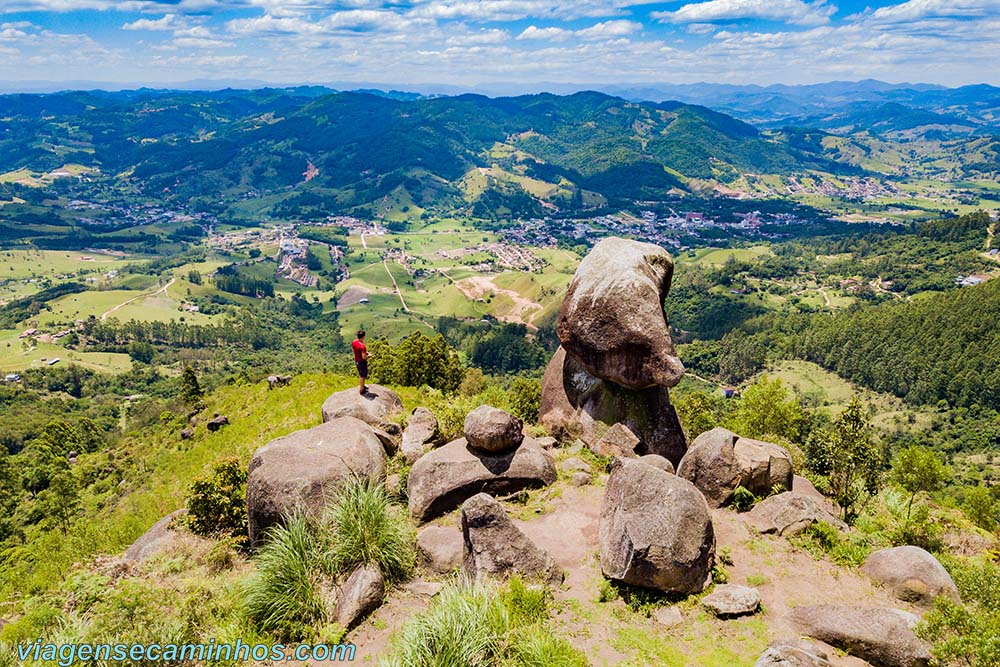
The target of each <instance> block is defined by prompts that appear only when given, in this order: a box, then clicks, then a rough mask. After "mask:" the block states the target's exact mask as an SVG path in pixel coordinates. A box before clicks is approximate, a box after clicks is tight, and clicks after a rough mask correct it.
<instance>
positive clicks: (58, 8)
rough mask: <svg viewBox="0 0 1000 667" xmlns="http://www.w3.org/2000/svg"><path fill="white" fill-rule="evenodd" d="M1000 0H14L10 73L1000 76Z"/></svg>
mask: <svg viewBox="0 0 1000 667" xmlns="http://www.w3.org/2000/svg"><path fill="white" fill-rule="evenodd" d="M998 70H1000V0H906V1H899V0H896V1H892V0H873V1H872V2H859V1H857V0H705V1H698V0H695V1H690V2H648V1H647V2H642V1H639V2H636V1H634V0H611V1H601V0H575V1H567V0H477V1H471V0H399V1H391V0H390V1H385V0H338V1H334V0H126V1H124V2H111V1H109V0H0V80H5V81H30V80H46V81H74V80H86V81H106V82H123V83H148V84H164V83H171V82H181V81H189V80H192V79H218V80H261V81H267V82H272V83H326V82H334V81H336V82H342V81H354V82H382V83H397V84H419V83H443V84H455V85H459V86H471V85H475V84H488V83H496V82H516V83H520V84H528V83H536V82H552V83H584V84H585V83H601V84H614V83H664V82H666V83H690V82H698V81H714V82H725V83H757V84H770V83H791V84H794V83H815V82H820V81H829V80H833V79H838V80H856V79H863V78H877V79H882V80H885V81H891V82H900V81H913V82H917V81H919V82H928V83H941V84H946V85H960V84H968V83H993V84H1000V74H998Z"/></svg>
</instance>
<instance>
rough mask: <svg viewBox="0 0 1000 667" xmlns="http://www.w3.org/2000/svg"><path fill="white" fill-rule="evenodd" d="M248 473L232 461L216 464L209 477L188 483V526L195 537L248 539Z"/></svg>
mask: <svg viewBox="0 0 1000 667" xmlns="http://www.w3.org/2000/svg"><path fill="white" fill-rule="evenodd" d="M246 487H247V471H246V468H245V467H244V466H242V465H241V464H240V462H239V461H238V460H237V459H235V458H230V459H225V460H223V461H219V462H218V463H216V464H215V466H214V467H213V468H212V474H211V475H209V476H208V477H202V478H199V479H196V480H195V481H194V482H192V483H191V492H190V494H189V495H188V498H187V508H188V518H187V521H188V526H189V527H190V528H191V531H192V532H193V533H196V534H198V535H229V536H231V537H233V538H234V539H236V540H238V541H239V543H240V544H241V545H242V544H245V543H246V540H247V508H246V497H247V490H246Z"/></svg>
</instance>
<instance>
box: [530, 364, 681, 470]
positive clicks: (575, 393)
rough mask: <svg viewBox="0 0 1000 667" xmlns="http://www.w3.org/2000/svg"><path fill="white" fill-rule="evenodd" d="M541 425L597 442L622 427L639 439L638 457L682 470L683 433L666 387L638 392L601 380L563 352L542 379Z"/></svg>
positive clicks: (554, 430) (550, 365) (547, 369)
mask: <svg viewBox="0 0 1000 667" xmlns="http://www.w3.org/2000/svg"><path fill="white" fill-rule="evenodd" d="M539 414H540V416H539V421H540V422H541V423H542V424H543V425H545V426H547V427H548V428H549V429H551V430H552V431H553V432H556V433H565V434H570V435H572V436H578V437H580V438H582V439H583V440H585V441H587V442H591V443H592V442H597V440H599V439H600V436H601V435H602V434H603V433H604V431H605V430H607V428H608V427H610V426H613V425H614V424H617V423H621V424H624V425H625V426H627V427H628V429H629V430H630V431H631V432H632V433H634V434H635V435H636V437H638V438H639V441H640V444H639V446H638V448H637V449H638V453H640V454H659V455H660V456H663V457H665V458H667V459H668V460H670V462H671V463H673V464H674V465H677V464H678V463H680V460H681V457H682V456H684V452H685V451H686V449H687V444H686V442H687V441H686V440H685V437H684V429H683V428H682V427H681V422H680V419H679V418H678V416H677V411H676V410H675V409H674V406H673V405H672V404H671V403H670V391H669V389H668V388H667V387H660V386H657V387H650V388H648V389H640V390H633V389H627V388H625V387H623V386H621V385H618V384H615V383H614V382H609V381H606V380H601V379H600V378H596V377H594V376H593V375H591V374H590V373H588V372H587V371H586V369H584V368H583V366H582V365H581V364H580V363H579V362H578V361H577V360H576V359H575V358H574V357H573V356H572V355H568V354H567V353H566V350H564V349H563V348H559V349H558V350H557V351H556V353H555V355H554V356H553V357H552V360H551V361H550V362H549V365H548V368H546V370H545V377H544V378H542V402H541V410H540V413H539Z"/></svg>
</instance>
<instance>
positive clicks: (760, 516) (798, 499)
mask: <svg viewBox="0 0 1000 667" xmlns="http://www.w3.org/2000/svg"><path fill="white" fill-rule="evenodd" d="M745 518H746V521H747V523H749V524H750V525H751V526H753V527H754V528H755V529H757V530H758V531H760V532H761V533H765V534H766V533H777V534H778V535H784V536H789V535H796V534H798V533H801V532H802V531H803V530H805V529H806V528H808V527H809V526H811V525H813V524H814V523H818V522H820V521H822V522H824V523H828V524H830V525H831V526H833V527H835V528H837V529H839V530H847V524H845V523H844V522H843V521H841V520H840V519H839V518H838V517H836V516H834V515H833V514H831V513H830V512H829V510H828V509H827V508H826V506H825V505H824V504H822V503H820V501H818V500H816V499H815V498H813V497H812V496H808V495H804V494H801V493H798V492H795V491H787V492H785V493H779V494H778V495H776V496H771V497H770V498H765V499H764V500H762V501H760V502H759V503H757V504H756V505H754V508H753V509H752V510H750V511H749V512H748V513H747V514H746V515H745Z"/></svg>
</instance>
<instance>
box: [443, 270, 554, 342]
mask: <svg viewBox="0 0 1000 667" xmlns="http://www.w3.org/2000/svg"><path fill="white" fill-rule="evenodd" d="M455 287H457V288H458V289H459V291H461V292H462V294H464V295H465V296H467V297H469V298H470V299H472V300H474V301H475V300H478V299H484V298H486V296H487V295H489V294H495V295H500V294H502V295H504V296H506V297H509V298H510V300H511V301H512V302H513V307H512V309H511V311H510V312H509V313H505V314H503V315H498V316H497V317H498V319H500V320H502V321H504V322H512V323H514V324H525V325H527V326H528V327H529V328H531V329H535V328H537V327H535V325H533V324H532V323H531V318H532V317H533V316H534V313H535V312H537V311H539V310H541V309H542V304H540V303H536V302H534V301H532V300H531V299H526V298H524V297H523V296H521V295H520V294H518V293H517V292H515V291H514V290H509V289H504V288H502V287H498V286H497V284H496V283H494V282H493V279H492V278H489V277H487V276H473V277H471V278H463V279H462V280H459V281H458V282H456V283H455Z"/></svg>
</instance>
